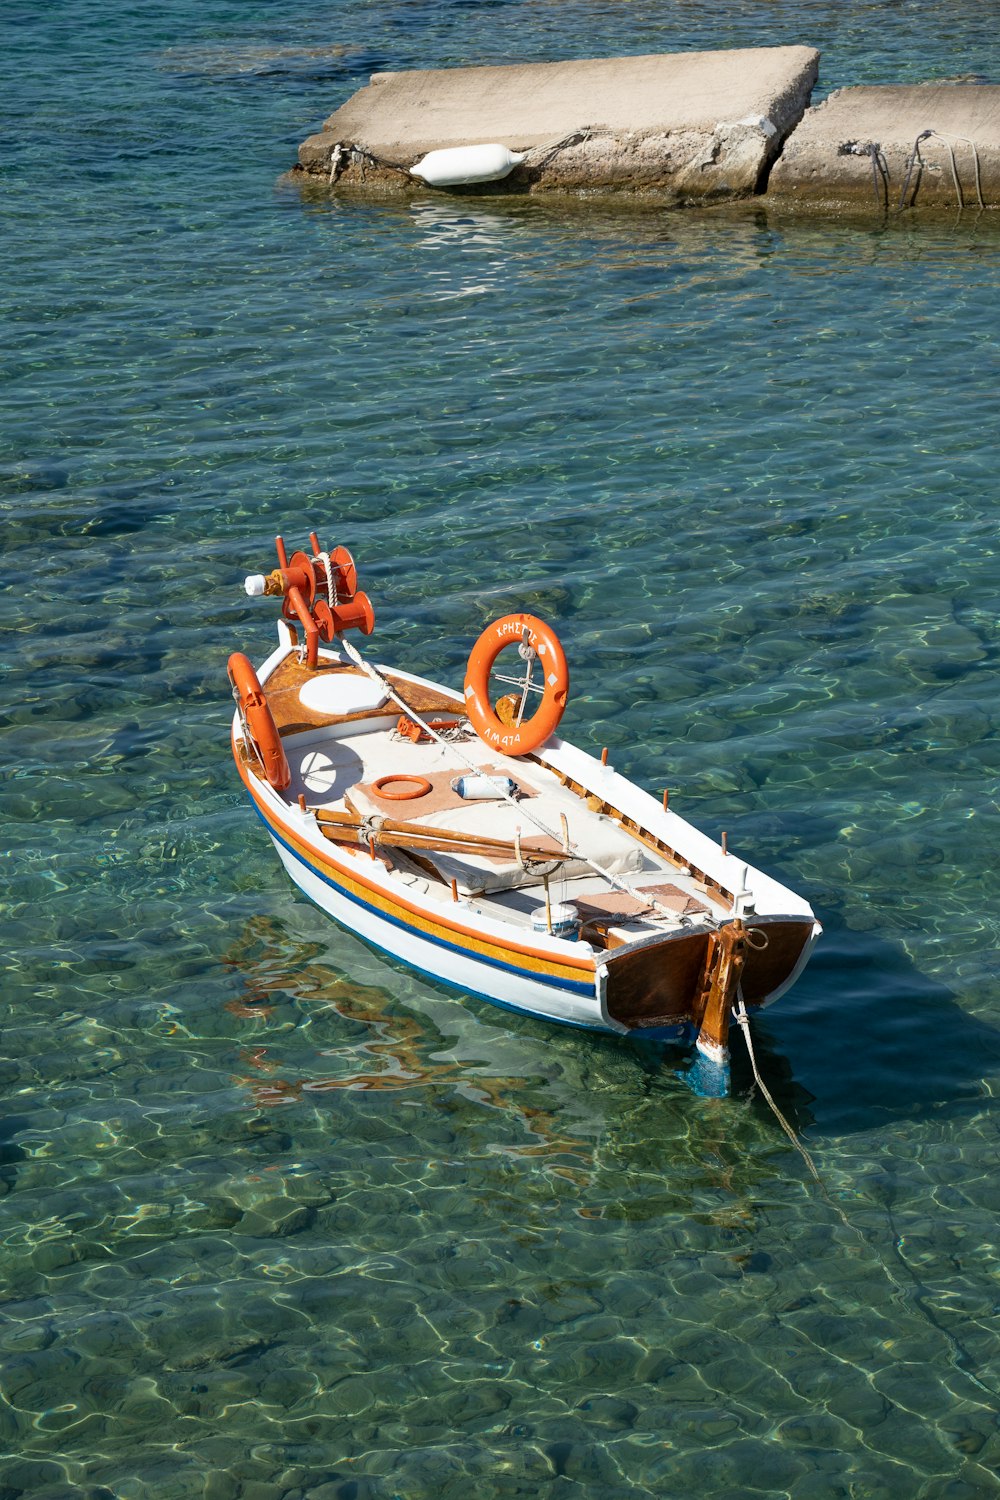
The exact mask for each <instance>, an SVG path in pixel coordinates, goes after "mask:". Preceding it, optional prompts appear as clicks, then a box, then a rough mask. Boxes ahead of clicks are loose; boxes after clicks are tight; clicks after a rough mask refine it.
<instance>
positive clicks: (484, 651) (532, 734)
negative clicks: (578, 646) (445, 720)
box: [465, 615, 569, 755]
mask: <svg viewBox="0 0 1000 1500" xmlns="http://www.w3.org/2000/svg"><path fill="white" fill-rule="evenodd" d="M505 646H517V647H518V648H519V651H520V655H521V658H522V660H523V661H524V663H525V676H524V678H523V679H521V681H520V682H518V681H517V680H514V679H512V680H513V681H514V686H515V687H516V688H517V687H519V688H520V692H519V693H517V692H516V693H513V694H509V695H507V696H506V697H504V698H502V699H501V700H500V701H499V703H498V704H497V705H496V706H494V704H493V703H492V702H491V700H490V672H491V671H492V669H493V664H494V662H495V661H496V659H497V657H498V656H499V655H500V653H501V651H502V650H503V649H504V647H505ZM536 659H537V661H538V664H539V666H540V667H541V684H540V685H535V684H533V683H532V681H531V675H532V670H533V668H534V665H535V660H536ZM532 691H533V692H534V693H535V694H537V693H539V692H541V695H542V698H541V702H540V703H539V704H538V706H537V708H535V711H534V713H532V715H531V717H530V718H524V711H525V709H526V708H527V706H528V694H529V693H530V692H532ZM568 694H569V667H568V666H567V665H566V656H565V653H564V651H563V648H562V646H561V645H560V644H559V638H558V636H557V635H556V633H555V631H554V630H551V629H550V628H549V626H548V625H546V624H545V622H544V620H539V619H537V618H536V617H535V616H534V615H504V617H503V619H502V620H494V621H493V624H492V625H487V627H486V629H485V630H484V631H483V633H482V635H481V636H480V637H479V639H478V641H477V642H476V644H475V645H474V646H473V648H472V651H471V654H470V656H469V665H468V667H467V668H466V672H465V709H466V713H467V714H468V716H469V721H470V723H471V724H472V727H473V729H475V731H476V733H477V734H478V735H479V738H480V739H481V740H483V741H485V743H486V744H487V745H489V746H491V748H492V749H494V750H499V751H501V753H502V754H504V755H528V754H529V753H530V752H531V751H532V750H537V749H538V747H539V745H541V744H544V742H545V741H546V740H547V739H548V737H549V735H550V734H552V733H553V732H554V731H555V728H556V726H557V724H558V723H559V720H560V719H561V718H562V716H563V711H564V709H565V707H566V698H567V696H568ZM498 709H499V710H500V713H498V711H497V710H498Z"/></svg>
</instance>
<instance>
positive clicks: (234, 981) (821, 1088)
mask: <svg viewBox="0 0 1000 1500" xmlns="http://www.w3.org/2000/svg"><path fill="white" fill-rule="evenodd" d="M0 29H2V31H3V34H4V35H3V41H4V46H5V52H6V55H7V56H8V59H9V62H8V69H7V75H8V86H7V88H6V90H5V91H4V94H3V96H2V99H0V110H2V112H3V121H2V128H3V134H4V150H3V166H2V168H0V184H2V197H0V212H2V214H3V217H4V221H5V222H4V231H5V232H4V241H3V244H4V257H5V261H6V269H7V275H6V277H5V282H6V287H7V295H6V302H5V307H4V310H3V330H2V343H0V351H2V352H0V372H2V375H3V396H2V403H3V415H4V421H3V432H2V439H0V442H2V449H0V496H2V507H3V522H4V573H5V579H4V585H5V586H4V592H3V595H2V597H0V610H2V619H3V624H4V626H5V627H6V635H7V640H8V649H7V652H6V654H5V658H4V663H3V666H4V678H5V689H6V690H5V692H4V694H3V705H4V709H3V712H4V717H5V721H6V723H5V735H4V747H5V757H4V759H5V767H6V773H5V777H4V780H3V784H2V787H0V797H2V812H3V816H4V823H5V828H6V832H7V840H6V852H7V858H6V868H7V876H8V878H7V882H6V887H5V899H4V938H5V942H4V947H5V952H6V957H7V960H8V966H7V973H6V978H5V984H4V999H5V1002H6V1004H5V1024H4V1027H3V1032H2V1037H0V1054H2V1056H0V1078H2V1080H3V1099H4V1105H5V1109H4V1115H3V1118H2V1121H0V1163H2V1164H0V1193H2V1194H3V1196H2V1198H0V1287H2V1293H3V1301H2V1305H0V1349H2V1358H0V1395H2V1401H0V1444H2V1454H3V1456H2V1458H0V1497H2V1500H16V1497H20V1496H30V1497H32V1500H70V1497H73V1500H76V1497H91V1500H97V1497H104V1500H106V1497H108V1496H114V1497H121V1500H145V1497H147V1496H151V1497H156V1500H175V1497H176V1500H187V1497H200V1496H205V1497H207V1500H237V1497H240V1500H299V1497H302V1500H304V1497H310V1500H334V1497H337V1500H382V1497H386V1500H391V1497H397V1496H398V1497H401V1500H417V1497H424V1496H434V1497H435V1500H437V1497H441V1500H451V1497H456V1500H466V1497H468V1496H469V1495H470V1494H476V1495H488V1496H491V1497H492V1496H531V1497H536V1496H541V1497H553V1500H562V1497H573V1496H586V1497H588V1500H590V1497H593V1500H618V1497H634V1496H640V1497H641V1496H673V1495H685V1496H687V1495H695V1496H699V1497H701V1496H705V1497H716V1496H718V1497H722V1496H725V1497H727V1500H729V1497H737V1500H739V1497H743V1496H747V1497H750V1496H754V1495H760V1494H767V1495H774V1494H779V1495H789V1496H793V1497H795V1500H812V1497H816V1500H826V1497H829V1496H845V1497H846V1496H850V1497H892V1500H895V1497H900V1496H906V1497H910V1496H916V1497H921V1500H966V1497H979V1496H990V1495H994V1494H996V1493H997V1491H998V1487H1000V1486H998V1480H997V1466H998V1460H1000V1437H998V1431H997V1421H996V1411H997V1392H998V1390H1000V1356H998V1344H997V1340H996V1323H995V1313H996V1303H997V1269H998V1267H997V1247H996V1227H995V1226H996V1219H997V1211H998V1209H1000V1188H998V1186H997V1171H996V1160H997V1125H996V1115H995V1111H994V1110H993V1108H992V1102H993V1097H994V1094H995V1093H996V1092H997V1089H998V1087H1000V1046H998V1035H1000V1031H998V1027H1000V976H998V969H997V959H996V953H997V948H998V936H1000V933H998V926H1000V919H998V899H997V897H998V891H997V878H996V872H995V850H996V839H997V806H996V797H997V785H998V772H1000V750H998V740H997V727H998V710H997V707H996V702H997V671H996V664H997V655H998V646H1000V629H998V625H997V621H996V603H997V593H998V581H1000V570H998V561H997V542H996V539H995V527H996V504H995V490H996V479H995V473H994V469H995V464H994V455H993V449H994V446H995V441H994V432H995V424H996V412H997V405H996V391H997V375H998V325H1000V319H998V313H997V307H998V296H997V294H998V281H1000V235H998V233H997V229H996V226H995V225H994V223H993V221H992V219H991V218H990V217H989V216H986V217H979V218H977V217H975V216H973V215H970V214H965V215H964V216H962V217H961V218H958V217H956V218H955V220H954V221H952V220H938V221H936V222H934V223H930V222H920V221H915V220H893V221H891V222H889V223H887V224H875V223H872V224H870V225H865V224H844V223H835V222H829V221H819V222H816V221H813V222H796V221H789V220H787V219H784V220H783V219H781V218H778V217H776V216H775V215H774V213H773V212H769V211H768V210H767V209H766V207H764V206H758V207H754V208H750V209H739V210H728V211H721V212H715V213H711V214H691V213H688V214H678V213H665V212H660V211H643V212H628V211H624V210H620V211H615V212H611V211H608V210H601V209H597V208H594V207H582V206H581V207H580V208H578V209H577V210H575V211H571V210H568V209H566V208H555V207H552V206H548V207H547V206H545V205H544V204H537V203H530V204H525V205H517V204H513V203H511V202H509V201H504V202H502V203H497V202H492V201H489V200H479V201H476V202H475V203H470V202H468V201H463V202H452V201H446V200H444V199H440V198H431V197H428V198H426V199H424V200H420V201H417V202H416V203H414V204H412V205H408V206H405V207H400V206H377V205H374V206H373V205H366V204H360V203H344V202H331V201H329V200H328V199H327V198H326V197H325V196H324V195H323V194H322V193H319V194H315V193H313V194H311V195H308V194H307V195H303V194H301V193H300V192H299V191H298V190H297V189H296V188H295V187H294V186H291V185H289V184H288V183H287V182H284V183H282V182H279V181H278V176H279V174H280V173H281V172H282V171H283V170H284V169H285V168H286V167H287V166H288V165H289V164H290V162H291V161H292V160H293V157H294V149H295V145H296V144H297V142H298V140H299V139H301V138H302V137H303V136H304V135H305V134H307V133H308V132H309V131H310V130H312V129H314V128H315V127H316V126H317V124H318V123H319V122H320V120H321V119H322V118H323V117H324V116H325V115H326V114H327V113H329V112H330V111H331V110H332V109H333V108H334V107H335V106H336V105H337V104H338V103H339V102H340V101H341V100H342V99H343V98H345V97H346V96H347V95H348V94H349V93H350V92H352V91H353V89H354V88H355V87H356V86H358V84H359V82H362V81H363V80H364V79H365V78H366V76H367V74H368V73H369V72H370V71H371V70H372V69H374V68H382V67H404V66H414V65H416V66H422V65H431V64H438V63H462V62H476V61H504V60H509V59H511V58H514V57H527V58H541V57H552V56H559V55H564V56H568V55H574V54H575V55H587V54H594V53H598V54H599V53H603V52H617V53H624V52H632V51H641V50H651V49H664V50H668V49H672V48H678V47H683V46H699V47H702V46H733V45H755V44H760V43H762V42H767V41H774V42H791V41H796V42H798V41H805V42H811V43H814V44H815V45H818V46H820V47H821V48H822V49H823V52H824V62H823V83H824V87H825V88H829V87H833V86H836V85H838V84H842V83H845V82H862V81H886V80H888V81H892V80H895V79H899V80H905V79H912V78H921V77H943V76H959V75H964V74H968V73H974V74H981V75H984V76H987V77H991V78H994V79H996V78H997V77H998V71H1000V59H998V42H997V32H996V27H995V20H994V18H993V17H992V15H991V14H990V9H989V7H986V6H981V5H980V6H975V7H974V6H971V5H966V4H958V5H952V6H950V7H949V8H948V9H947V10H946V11H945V12H941V11H940V10H939V9H938V8H935V7H931V6H930V5H929V4H927V3H925V0H913V3H911V4H909V5H904V6H896V5H890V4H888V3H885V4H872V5H858V4H838V5H824V4H818V3H814V4H810V3H808V0H806V3H797V4H794V5H791V4H788V5H785V4H758V5H753V6H743V5H741V4H739V3H737V0H730V3H720V4H718V5H714V6H708V7H706V6H704V5H699V6H694V5H687V4H675V5H671V4H667V3H654V0H649V3H646V4H641V5H636V6H630V7H622V6H604V7H595V6H592V5H589V4H585V3H583V0H569V3H564V4H560V5H555V4H552V3H549V0H538V3H533V4H529V3H526V0H525V3H518V0H513V3H510V4H498V5H486V4H480V5H458V4H446V3H444V0H428V3H426V4H415V3H412V4H402V3H400V4H396V5H392V4H385V3H374V0H373V3H371V4H369V5H367V6H363V7H361V8H360V9H356V10H353V11H348V10H347V9H346V8H343V9H341V10H334V11H332V12H330V11H326V12H323V13H317V14H312V13H306V12H304V11H302V10H298V9H296V8H295V7H294V6H291V5H283V6H277V5H264V4H258V5H251V6H247V5H240V6H236V5H232V4H224V3H220V0H206V3H204V4H202V5H201V6H195V5H193V4H189V3H187V0H175V3H174V4H172V5H170V6H168V7H165V8H162V9H159V10H157V11H155V12H152V11H150V10H149V9H148V8H145V7H139V6H136V5H126V4H121V3H120V4H118V5H115V6H109V5H107V4H100V5H99V4H97V3H96V0H65V3H63V4H62V5H60V6H59V7H47V8H45V9H44V10H43V8H42V7H39V6H35V5H29V4H25V3H21V4H19V3H17V0H11V3H10V4H9V5H8V6H7V7H6V9H5V11H4V13H3V17H2V19H0ZM308 525H316V526H318V527H319V528H320V530H321V532H322V534H323V536H324V538H326V539H328V540H329V541H330V542H331V543H332V542H334V541H339V542H345V543H347V544H348V545H350V546H351V547H352V549H353V550H354V551H355V554H356V555H357V557H358V559H359V562H360V564H361V571H362V578H363V583H364V585H365V586H366V587H367V588H368V589H369V591H370V592H371V594H372V596H373V598H374V599H375V601H376V606H377V609H378V611H379V623H378V628H377V633H376V635H375V637H374V640H373V647H374V649H375V650H376V651H377V653H378V654H380V655H382V656H384V657H385V658H386V659H388V660H391V661H394V662H397V663H398V664H400V665H404V666H409V667H411V668H412V669H415V670H418V671H420V670H427V671H430V672H432V673H434V674H435V675H439V676H443V677H445V678H447V679H449V680H455V681H457V680H459V679H460V675H461V671H462V667H463V663H464V660H465V655H466V652H467V650H468V646H469V644H470V642H471V641H472V640H473V639H474V637H475V635H476V634H477V633H478V631H479V630H480V628H481V627H482V625H483V624H484V623H485V621H486V619H488V618H489V617H491V616H493V615H495V614H499V613H503V612H505V611H507V610H508V609H512V608H516V607H517V608H530V609H533V610H535V611H536V612H538V613H542V614H544V615H546V616H547V617H549V618H550V619H551V620H552V621H553V623H554V624H555V625H556V626H557V628H558V630H559V632H560V635H561V637H562V639H563V641H564V643H565V644H566V647H567V650H568V652H569V655H570V659H571V664H572V669H573V673H574V681H575V691H574V694H573V698H572V701H571V706H570V710H569V713H568V732H569V734H570V736H571V737H572V738H575V739H577V740H578V741H579V742H580V743H582V744H584V745H585V746H588V747H591V748H595V747H600V746H601V745H604V744H607V745H609V746H611V747H612V754H613V758H614V760H615V763H616V764H617V766H618V767H619V769H621V770H623V771H625V772H626V773H627V774H629V775H631V776H633V777H635V778H636V779H637V780H639V781H640V782H641V783H642V784H644V785H645V786H647V787H649V788H650V789H651V790H654V791H657V790H658V789H659V788H660V787H661V786H663V785H665V784H666V785H669V786H670V787H671V789H672V793H673V796H674V797H675V798H676V805H677V806H678V808H679V809H680V810H682V811H683V812H685V814H686V815H687V816H689V817H690V818H691V819H692V820H693V821H695V822H696V823H698V824H699V825H700V826H701V827H703V828H704V829H705V830H706V831H709V832H718V831H720V830H722V829H726V830H727V831H728V834H729V839H730V843H731V846H732V847H735V848H737V849H740V848H743V849H745V850H746V851H747V852H748V854H749V855H751V857H753V858H754V859H755V861H756V862H758V863H760V864H762V865H763V866H764V867H765V868H768V869H770V870H771V871H773V872H774V873H775V874H776V875H778V876H780V877H781V878H783V879H785V880H786V881H787V882H788V883H789V884H791V885H793V886H794V887H796V888H797V889H800V890H802V891H803V892H804V893H805V894H806V895H808V896H809V897H810V899H811V900H812V901H813V903H814V905H815V906H816V908H817V910H818V911H819V913H820V914H821V916H822V919H823V921H824V924H825V926H826V935H825V937H824V939H823V942H822V945H821V947H820V949H819V950H818V951H817V955H816V958H815V960H814V962H813V964H812V965H811V967H810V970H809V971H808V973H807V975H806V976H805V978H804V979H803V980H802V982H801V983H800V984H799V986H798V987H797V988H796V990H795V991H794V993H793V994H791V995H790V996H788V997H787V998H786V999H785V1001H783V1002H782V1003H781V1004H779V1006H778V1007H776V1008H775V1009H774V1010H773V1011H771V1012H769V1013H768V1015H767V1017H766V1018H765V1019H764V1020H763V1021H762V1022H761V1024H760V1026H759V1028H758V1033H757V1035H758V1042H757V1046H758V1051H759V1054H760V1057H761V1062H762V1067H763V1069H764V1072H765V1076H766V1079H767V1082H768V1085H769V1087H770V1088H771V1089H772V1090H773V1092H774V1093H775V1095H776V1097H777V1098H778V1100H779V1101H780V1103H781V1105H782V1107H783V1108H784V1109H785V1111H786V1112H787V1113H788V1114H789V1115H790V1116H791V1118H792V1119H793V1120H794V1122H795V1124H796V1126H797V1128H798V1129H799V1131H800V1132H801V1134H802V1137H803V1140H804V1142H805V1143H806V1145H807V1146H808V1149H809V1151H810V1152H811V1153H812V1156H813V1158H814V1160H815V1162H816V1165H817V1168H818V1170H819V1172H820V1174H821V1176H822V1178H823V1180H824V1183H825V1184H826V1191H827V1196H826V1197H824V1195H823V1194H822V1193H821V1192H820V1191H819V1190H818V1189H817V1188H816V1186H815V1184H814V1183H813V1182H812V1179H811V1178H810V1176H809V1174H808V1171H807V1170H806V1167H805V1165H804V1163H803V1161H802V1160H801V1159H800V1158H799V1157H798V1156H797V1155H796V1154H795V1153H794V1151H792V1150H791V1148H790V1147H789V1145H788V1143H787V1141H786V1140H785V1138H784V1136H783V1135H782V1134H781V1133H780V1131H779V1130H778V1128H777V1126H776V1125H775V1123H774V1121H773V1119H772V1117H771V1115H770V1114H769V1112H768V1110H767V1109H766V1107H765V1106H764V1104H763V1102H762V1101H761V1099H760V1097H759V1096H758V1095H756V1094H755V1092H754V1090H753V1087H752V1080H751V1077H750V1073H749V1068H748V1065H747V1062H746V1059H745V1057H743V1056H742V1055H741V1054H737V1056H736V1058H735V1064H734V1074H735V1083H736V1097H735V1098H734V1099H733V1100H732V1101H725V1102H724V1101H713V1100H699V1099H697V1098H695V1097H693V1096H692V1095H691V1093H690V1092H689V1091H688V1089H687V1088H686V1086H685V1085H684V1083H683V1081H682V1080H681V1079H679V1078H678V1077H677V1076H676V1072H675V1068H676V1064H677V1059H676V1058H675V1057H673V1056H671V1055H670V1054H663V1053H661V1052H657V1051H655V1050H646V1051H639V1050H637V1049H635V1048H634V1047H632V1046H629V1045H625V1044H622V1043H618V1042H615V1041H613V1040H608V1039H603V1040H602V1039H595V1038H592V1037H586V1036H578V1035H576V1034H573V1033H571V1032H553V1031H551V1030H549V1029H547V1028H545V1027H543V1026H541V1025H538V1024H535V1023H533V1022H531V1021H529V1020H519V1019H516V1018H512V1017H510V1016H508V1015H506V1014H504V1013H501V1012H499V1011H496V1010H494V1009H492V1008H490V1007H489V1006H487V1005H484V1004H481V1003H479V1002H477V1001H474V1000H463V999H461V998H456V997H453V996H452V995H450V994H448V993H446V992H445V991H443V990H439V989H437V988H436V987H435V986H434V985H433V984H431V983H429V982H425V981H423V980H421V979H419V978H416V977H414V976H413V975H410V974H408V973H406V972H405V971H403V970H400V969H399V968H397V967H396V966H395V965H394V964H393V963H392V962H391V961H389V960H387V959H384V958H381V957H378V956H376V955H374V954H372V953H371V952H369V951H368V950H367V949H366V948H365V947H364V946H363V945H362V944H361V943H360V942H358V941H357V940H355V939H353V938H351V937H350V936H348V935H345V934H343V933H341V932H340V931H338V930H337V929H336V928H334V927H332V926H331V925H329V924H328V923H327V922H326V921H325V920H324V919H323V918H321V917H320V916H319V914H318V913H316V912H314V911H313V910H312V908H310V907H309V906H307V905H306V904H304V903H303V902H302V901H301V900H299V899H298V898H297V897H296V895H295V893H294V892H293V890H292V889H291V888H290V886H289V885H288V883H287V881H286V880H285V878H284V876H283V875H282V874H281V873H280V871H279V868H278V866H277V862H276V860H275V858H274V856H273V853H272V852H271V851H270V849H269V847H266V846H265V843H264V840H263V838H262V836H261V833H260V831H259V829H258V827H257V825H256V823H255V820H254V819H253V818H252V816H251V815H250V813H249V811H248V810H247V808H246V807H245V806H244V804H243V803H242V801H241V798H240V795H239V793H238V791H237V786H236V783H235V780H234V777H233V774H232V771H231V768H230V763H229V752H228V746H227V727H226V726H227V718H228V708H229V700H228V690H227V684H226V682H225V671H224V664H225V659H226V657H227V655H228V653H229V652H230V650H232V649H233V648H234V647H237V646H239V647H242V648H244V649H247V650H249V651H250V653H251V654H252V655H260V654H262V653H263V652H264V651H265V650H266V649H267V647H268V642H269V641H270V639H271V632H272V626H271V623H270V619H269V616H268V611H267V610H266V609H264V608H263V607H261V606H257V607H256V608H255V607H253V606H252V605H251V604H250V603H249V602H248V601H246V600H245V599H244V598H243V596H242V592H241V588H240V581H241V579H242V575H243V573H244V572H246V571H256V570H258V569H261V568H264V567H266V566H268V564H269V559H270V548H271V538H272V537H273V535H274V533H275V531H276V530H278V529H282V530H284V531H285V533H286V535H287V536H289V537H290V538H292V537H295V538H298V539H304V534H305V531H306V529H307V526H308Z"/></svg>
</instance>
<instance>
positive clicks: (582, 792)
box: [531, 755, 735, 905]
mask: <svg viewBox="0 0 1000 1500" xmlns="http://www.w3.org/2000/svg"><path fill="white" fill-rule="evenodd" d="M531 759H532V760H535V761H538V764H539V765H542V766H544V767H545V769H546V770H548V771H551V772H552V774H553V775H554V776H557V777H558V778H559V780H560V782H561V783H562V785H563V786H564V787H565V788H566V790H567V791H569V792H573V793H574V794H575V795H576V796H577V797H582V798H583V799H584V800H585V801H586V802H587V804H588V806H590V807H591V808H592V809H593V811H594V812H599V813H603V814H604V815H605V816H606V817H609V818H613V819H614V820H615V822H616V823H618V824H619V826H620V827H622V828H624V829H625V831H626V832H627V833H630V834H631V835H632V836H633V838H636V839H638V840H639V842H640V843H641V844H645V845H646V847H647V848H648V849H653V850H655V851H656V853H657V854H662V855H665V856H666V858H667V859H669V860H670V862H671V864H673V865H676V867H677V868H678V869H679V870H690V871H691V874H692V875H693V876H694V878H695V879H696V880H700V881H701V882H702V884H703V885H705V886H707V887H708V889H709V890H712V891H715V893H716V895H718V896H721V897H722V899H723V900H724V901H727V902H728V903H729V904H730V905H732V903H733V901H734V900H735V896H734V893H733V892H732V891H730V890H727V888H726V887H725V886H724V885H723V884H722V883H721V882H720V881H718V880H716V879H715V877H714V875H709V874H707V873H706V871H704V870H700V869H699V868H698V866H697V865H695V864H692V862H691V860H690V859H685V857H684V856H683V855H682V854H679V853H678V851H677V850H676V849H674V848H673V847H672V846H671V845H670V844H668V843H667V841H666V840H665V839H661V838H659V837H658V835H657V834H655V833H650V832H649V830H648V828H644V827H643V825H642V824H641V823H639V822H637V821H636V819H635V818H632V817H630V816H629V815H628V813H623V812H622V811H621V810H620V809H619V808H617V807H614V806H612V804H611V803H610V802H607V801H605V799H604V798H603V797H599V796H598V795H597V793H596V792H592V791H591V790H590V789H589V788H588V787H586V786H584V785H583V783H582V782H579V781H576V780H574V778H573V777H572V776H570V775H569V774H568V773H567V772H566V771H560V770H559V768H558V767H557V766H552V765H549V764H548V762H547V761H540V760H538V757H537V756H534V755H533V756H532V757H531Z"/></svg>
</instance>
